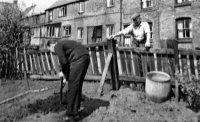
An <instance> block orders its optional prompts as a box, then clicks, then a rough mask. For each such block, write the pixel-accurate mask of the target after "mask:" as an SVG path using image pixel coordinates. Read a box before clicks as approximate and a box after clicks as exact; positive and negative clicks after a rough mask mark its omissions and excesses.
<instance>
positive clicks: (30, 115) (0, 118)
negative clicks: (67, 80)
mask: <svg viewBox="0 0 200 122" xmlns="http://www.w3.org/2000/svg"><path fill="white" fill-rule="evenodd" d="M28 82H29V86H30V87H28V84H27V80H17V81H10V80H7V81H6V82H4V83H1V86H0V102H1V101H3V100H6V99H8V98H11V97H13V96H16V95H17V94H20V93H23V92H26V91H28V90H30V89H31V90H37V89H42V88H48V90H45V91H40V92H32V93H28V94H25V95H23V96H20V97H17V98H16V99H14V100H11V101H8V102H6V103H3V104H1V105H0V122H14V121H17V122H65V121H67V120H66V118H65V108H66V105H65V104H63V105H61V104H60V101H59V89H60V81H37V80H35V81H32V80H29V81H28ZM98 86H99V82H87V81H85V82H84V85H83V95H82V102H81V111H80V118H79V120H77V121H80V122H198V113H195V112H194V111H192V110H190V109H189V108H187V104H186V103H185V102H183V101H180V102H179V103H176V102H175V101H174V98H173V97H172V98H171V99H169V100H168V101H166V102H163V103H154V102H152V101H150V100H148V99H146V97H145V92H144V91H140V90H137V89H133V88H132V89H131V88H128V87H126V86H122V87H121V88H120V90H118V91H113V90H111V86H110V84H109V83H105V85H104V94H103V96H99V95H98V94H97V89H98ZM65 89H66V88H65ZM64 101H65V100H64Z"/></svg>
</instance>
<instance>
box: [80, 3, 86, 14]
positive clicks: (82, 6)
mask: <svg viewBox="0 0 200 122" xmlns="http://www.w3.org/2000/svg"><path fill="white" fill-rule="evenodd" d="M83 12H85V2H80V4H79V13H80V14H81V13H83Z"/></svg>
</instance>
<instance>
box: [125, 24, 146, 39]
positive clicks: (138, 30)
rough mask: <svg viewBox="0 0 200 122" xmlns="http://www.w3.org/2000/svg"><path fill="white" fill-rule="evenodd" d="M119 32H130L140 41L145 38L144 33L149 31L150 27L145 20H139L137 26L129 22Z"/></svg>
mask: <svg viewBox="0 0 200 122" xmlns="http://www.w3.org/2000/svg"><path fill="white" fill-rule="evenodd" d="M121 32H122V34H124V35H126V34H132V35H133V37H134V38H135V39H136V40H138V41H142V40H143V39H144V38H145V34H147V33H150V27H149V24H148V23H147V22H141V23H140V25H139V26H138V27H134V25H133V24H131V25H129V26H128V27H127V28H125V29H124V30H122V31H121Z"/></svg>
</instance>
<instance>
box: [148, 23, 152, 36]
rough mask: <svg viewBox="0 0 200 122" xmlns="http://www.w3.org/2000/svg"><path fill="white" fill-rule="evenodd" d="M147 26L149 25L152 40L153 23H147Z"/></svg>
mask: <svg viewBox="0 0 200 122" xmlns="http://www.w3.org/2000/svg"><path fill="white" fill-rule="evenodd" d="M148 24H149V28H150V33H151V36H150V38H151V39H152V38H153V23H152V22H148Z"/></svg>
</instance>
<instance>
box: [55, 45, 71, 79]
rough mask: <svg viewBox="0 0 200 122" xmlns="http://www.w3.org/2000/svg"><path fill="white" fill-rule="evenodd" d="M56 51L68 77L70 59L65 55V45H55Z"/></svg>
mask: <svg viewBox="0 0 200 122" xmlns="http://www.w3.org/2000/svg"><path fill="white" fill-rule="evenodd" d="M55 53H56V55H57V56H58V59H59V62H60V66H61V70H62V72H63V73H64V74H65V76H66V77H68V75H67V74H68V70H69V66H68V59H67V57H66V55H65V51H64V49H63V45H58V46H57V47H55Z"/></svg>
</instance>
